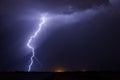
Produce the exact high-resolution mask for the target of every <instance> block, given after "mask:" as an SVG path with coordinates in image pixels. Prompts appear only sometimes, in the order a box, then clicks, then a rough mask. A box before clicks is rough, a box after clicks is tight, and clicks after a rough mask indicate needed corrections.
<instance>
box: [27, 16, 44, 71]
mask: <svg viewBox="0 0 120 80" xmlns="http://www.w3.org/2000/svg"><path fill="white" fill-rule="evenodd" d="M45 21H46V17H45V16H43V17H42V18H41V23H40V24H39V28H38V29H37V30H36V31H35V33H34V34H33V35H32V36H30V38H29V40H28V42H27V46H28V48H30V49H31V50H32V56H31V58H30V61H31V62H30V64H29V66H28V72H29V71H31V67H32V65H33V58H34V57H35V48H34V47H33V46H32V45H31V43H32V41H33V39H34V38H36V36H37V35H38V33H39V32H40V31H41V28H42V26H43V24H44V23H45Z"/></svg>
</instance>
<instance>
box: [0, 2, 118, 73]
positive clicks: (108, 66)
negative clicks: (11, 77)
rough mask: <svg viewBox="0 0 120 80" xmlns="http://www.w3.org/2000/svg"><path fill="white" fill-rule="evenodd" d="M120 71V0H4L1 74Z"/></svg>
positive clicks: (0, 17)
mask: <svg viewBox="0 0 120 80" xmlns="http://www.w3.org/2000/svg"><path fill="white" fill-rule="evenodd" d="M44 13H47V14H48V15H49V17H50V18H51V19H50V20H48V22H46V24H45V25H44V27H43V28H42V31H41V32H40V33H39V35H38V37H37V38H36V39H35V40H34V42H33V45H34V47H35V56H36V58H37V60H39V61H40V62H38V61H37V60H36V59H34V64H33V66H32V71H54V70H55V69H58V68H64V69H65V70H67V71H80V70H83V69H84V70H90V71H91V70H92V71H94V70H95V71H96V70H99V71H101V70H103V71H105V70H113V71H115V70H120V0H0V71H27V69H28V65H29V63H30V57H31V50H30V49H29V48H28V47H27V46H26V44H27V41H28V39H29V37H30V36H31V35H32V33H34V32H35V30H36V29H37V28H38V24H39V23H40V15H41V14H44Z"/></svg>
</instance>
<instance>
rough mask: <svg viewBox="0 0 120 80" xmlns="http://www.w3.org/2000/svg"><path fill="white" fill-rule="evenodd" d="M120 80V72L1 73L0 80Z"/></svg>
mask: <svg viewBox="0 0 120 80" xmlns="http://www.w3.org/2000/svg"><path fill="white" fill-rule="evenodd" d="M103 79H110V80H111V79H112V80H120V72H62V73H54V72H0V80H103Z"/></svg>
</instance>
